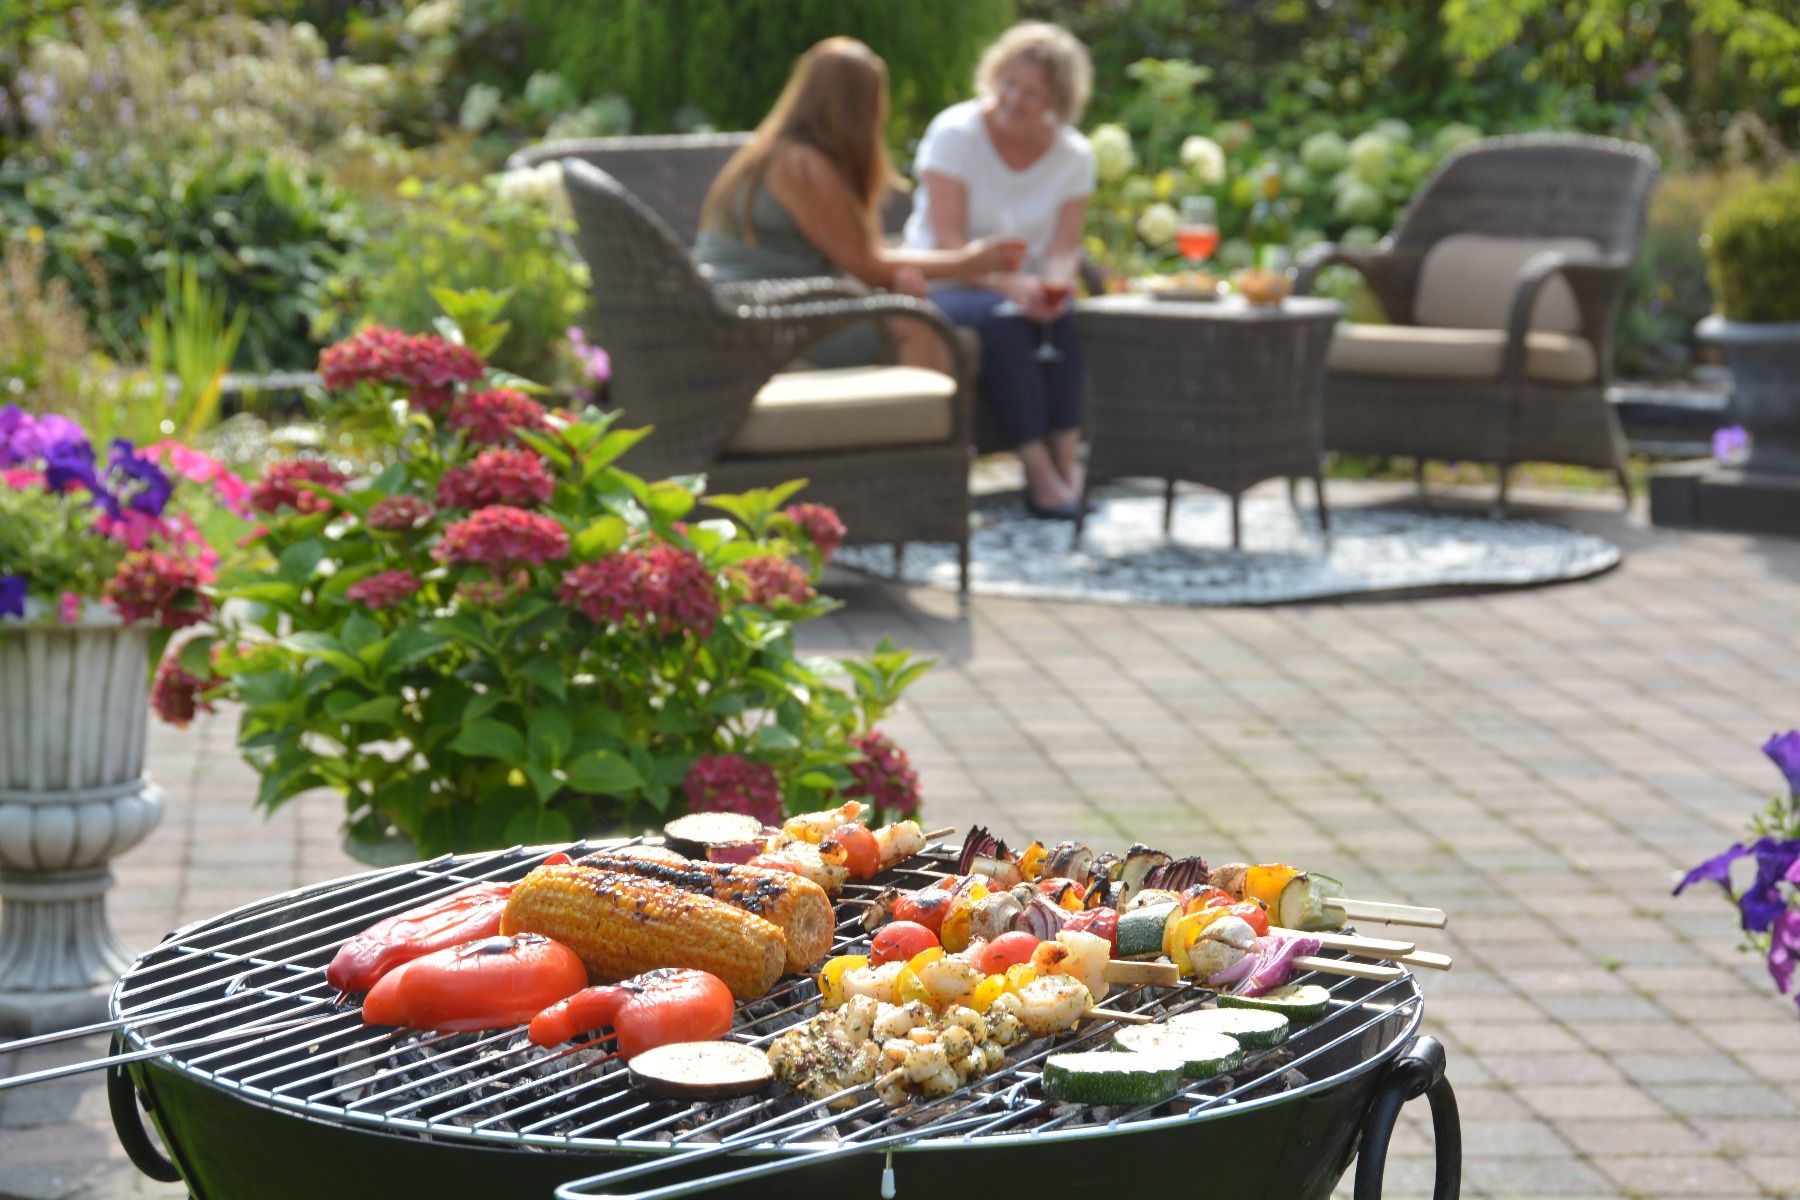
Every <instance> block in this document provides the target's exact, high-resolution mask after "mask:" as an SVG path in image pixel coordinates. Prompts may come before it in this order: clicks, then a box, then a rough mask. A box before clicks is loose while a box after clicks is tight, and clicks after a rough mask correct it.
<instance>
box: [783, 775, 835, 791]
mask: <svg viewBox="0 0 1800 1200" xmlns="http://www.w3.org/2000/svg"><path fill="white" fill-rule="evenodd" d="M794 782H795V783H797V784H799V785H800V786H802V787H809V788H817V789H818V790H819V791H821V792H828V791H830V790H831V789H833V788H835V787H836V786H837V785H838V781H837V780H836V779H833V778H832V777H831V776H829V775H827V774H826V773H825V772H823V771H808V772H806V773H805V774H804V775H802V776H800V778H798V779H796V780H794Z"/></svg>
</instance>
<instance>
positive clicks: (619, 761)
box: [566, 750, 644, 796]
mask: <svg viewBox="0 0 1800 1200" xmlns="http://www.w3.org/2000/svg"><path fill="white" fill-rule="evenodd" d="M566 773H567V775H568V777H569V786H570V787H572V788H574V789H575V790H576V791H578V792H587V793H589V794H591V795H597V796H617V795H621V794H623V793H625V792H630V791H634V790H636V789H637V788H639V787H641V786H643V783H644V777H643V776H642V775H639V774H638V772H637V768H635V767H633V766H632V765H631V764H630V763H629V762H627V761H626V760H625V758H624V756H623V755H621V754H620V753H619V752H618V751H616V750H590V751H589V752H588V753H586V754H583V755H580V756H578V757H577V758H576V759H575V760H574V761H572V762H571V763H569V765H568V769H567V772H566Z"/></svg>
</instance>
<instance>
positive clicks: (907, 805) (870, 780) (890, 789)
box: [844, 729, 919, 816]
mask: <svg viewBox="0 0 1800 1200" xmlns="http://www.w3.org/2000/svg"><path fill="white" fill-rule="evenodd" d="M850 744H851V745H853V746H855V747H856V748H857V749H858V750H860V751H862V754H863V761H862V762H853V763H848V764H846V765H847V766H848V767H849V769H850V774H852V775H854V776H855V777H856V782H855V784H853V785H851V786H850V787H848V788H846V789H845V790H844V795H845V796H846V797H847V798H849V799H854V800H867V801H869V802H870V803H872V804H874V805H875V806H876V807H877V808H879V809H881V810H883V811H884V812H890V813H899V814H901V815H902V816H904V815H907V814H910V813H914V812H917V811H918V809H919V773H918V772H917V771H915V770H913V767H912V763H911V761H910V760H909V759H908V758H907V757H906V751H904V750H902V749H900V747H899V746H896V745H895V744H894V742H893V740H892V739H890V738H889V737H888V736H887V735H886V734H885V733H882V732H881V731H880V730H878V729H871V730H869V732H867V733H859V734H857V735H855V736H854V737H852V738H851V739H850Z"/></svg>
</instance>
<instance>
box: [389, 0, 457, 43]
mask: <svg viewBox="0 0 1800 1200" xmlns="http://www.w3.org/2000/svg"><path fill="white" fill-rule="evenodd" d="M462 19H463V6H462V0H425V3H423V4H421V5H419V7H417V8H415V9H413V10H412V11H411V12H409V13H407V14H406V19H405V20H404V21H402V22H401V23H400V27H401V28H402V29H404V30H406V32H407V33H410V34H412V36H414V37H416V38H434V37H437V36H439V35H440V34H446V33H455V32H456V28H457V26H459V25H461V24H462Z"/></svg>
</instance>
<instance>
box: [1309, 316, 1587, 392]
mask: <svg viewBox="0 0 1800 1200" xmlns="http://www.w3.org/2000/svg"><path fill="white" fill-rule="evenodd" d="M1505 347H1506V334H1504V333H1502V332H1501V331H1500V330H1498V329H1440V328H1432V327H1428V326H1422V325H1355V324H1349V323H1346V324H1341V325H1339V326H1338V327H1337V333H1336V334H1335V335H1334V336H1333V337H1332V339H1331V358H1330V360H1329V361H1330V364H1331V370H1333V371H1335V372H1338V373H1340V374H1344V375H1400V376H1405V377H1408V378H1421V379H1424V378H1435V379H1497V378H1499V375H1500V356H1501V353H1502V351H1504V349H1505ZM1597 365H1598V362H1597V359H1596V358H1595V355H1594V347H1593V345H1592V343H1590V342H1589V341H1588V340H1587V339H1586V338H1578V337H1570V336H1569V335H1568V334H1566V333H1542V332H1537V331H1533V332H1531V333H1528V334H1526V335H1525V374H1526V376H1527V377H1529V378H1531V379H1536V380H1540V381H1542V382H1544V383H1565V384H1573V383H1588V382H1590V381H1591V380H1593V378H1594V377H1595V368H1596V366H1597Z"/></svg>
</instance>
